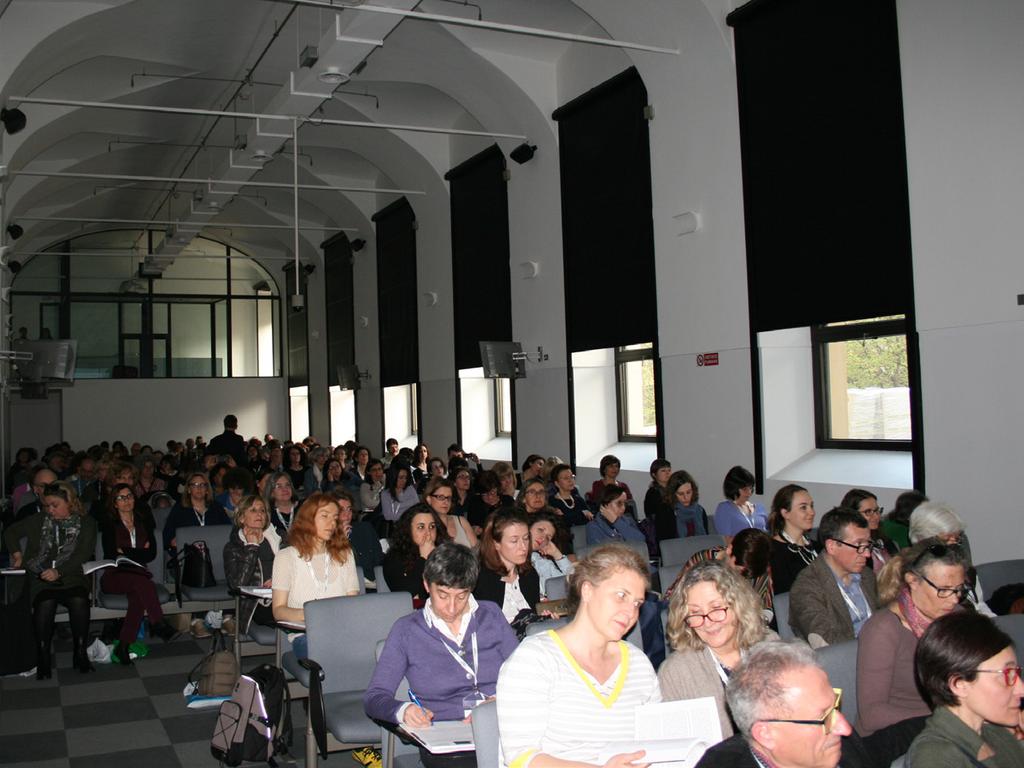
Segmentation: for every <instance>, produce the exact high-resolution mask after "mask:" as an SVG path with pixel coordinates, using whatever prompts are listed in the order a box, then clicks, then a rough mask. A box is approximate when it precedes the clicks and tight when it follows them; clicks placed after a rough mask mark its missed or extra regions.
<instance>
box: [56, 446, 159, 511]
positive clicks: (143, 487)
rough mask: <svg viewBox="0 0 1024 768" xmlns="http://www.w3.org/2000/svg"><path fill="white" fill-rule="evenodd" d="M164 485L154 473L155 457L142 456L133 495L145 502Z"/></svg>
mask: <svg viewBox="0 0 1024 768" xmlns="http://www.w3.org/2000/svg"><path fill="white" fill-rule="evenodd" d="M166 487H167V484H166V483H165V482H164V481H163V480H162V479H161V478H160V477H158V476H157V474H156V459H154V458H153V457H152V456H151V455H150V456H143V457H142V461H141V462H140V464H139V479H138V482H136V483H135V488H134V489H133V491H134V493H135V497H136V498H137V499H138V500H139V501H141V502H143V503H146V502H148V501H149V497H150V496H151V495H153V494H154V493H156V492H157V491H162V490H164V489H165V488H166ZM76 490H77V488H76ZM79 498H81V495H79Z"/></svg>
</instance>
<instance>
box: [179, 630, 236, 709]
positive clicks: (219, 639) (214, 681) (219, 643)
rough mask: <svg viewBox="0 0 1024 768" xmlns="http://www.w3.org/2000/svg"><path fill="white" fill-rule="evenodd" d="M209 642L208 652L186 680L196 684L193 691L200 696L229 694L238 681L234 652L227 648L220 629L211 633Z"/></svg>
mask: <svg viewBox="0 0 1024 768" xmlns="http://www.w3.org/2000/svg"><path fill="white" fill-rule="evenodd" d="M211 643H212V644H211V648H210V652H209V653H208V654H206V655H205V656H203V658H202V659H200V660H199V663H198V664H196V665H195V666H194V667H193V668H192V671H191V672H189V673H188V681H189V682H190V683H195V684H196V690H195V692H196V693H197V694H199V695H200V696H231V695H232V694H233V691H234V690H235V683H236V682H237V681H238V662H237V661H236V660H235V654H234V653H232V652H231V651H229V650H228V649H227V641H226V640H225V639H224V633H223V632H221V631H220V630H217V631H215V632H214V633H213V640H212V641H211Z"/></svg>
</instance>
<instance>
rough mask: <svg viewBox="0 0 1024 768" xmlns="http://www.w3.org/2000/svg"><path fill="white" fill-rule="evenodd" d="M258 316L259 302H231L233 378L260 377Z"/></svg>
mask: <svg viewBox="0 0 1024 768" xmlns="http://www.w3.org/2000/svg"><path fill="white" fill-rule="evenodd" d="M257 315H258V313H257V302H255V301H238V300H235V301H232V302H231V375H232V376H258V375H259V362H260V360H259V354H258V352H257V350H258V332H257V323H258V316H257Z"/></svg>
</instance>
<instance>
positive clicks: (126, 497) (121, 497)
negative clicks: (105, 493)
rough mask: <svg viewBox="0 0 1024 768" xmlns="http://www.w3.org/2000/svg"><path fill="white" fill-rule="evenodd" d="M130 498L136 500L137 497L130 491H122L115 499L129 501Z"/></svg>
mask: <svg viewBox="0 0 1024 768" xmlns="http://www.w3.org/2000/svg"><path fill="white" fill-rule="evenodd" d="M129 499H131V500H132V501H135V497H134V496H132V495H131V494H130V493H122V494H119V495H118V496H115V497H114V501H128V500H129Z"/></svg>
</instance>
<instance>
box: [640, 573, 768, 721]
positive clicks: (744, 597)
mask: <svg viewBox="0 0 1024 768" xmlns="http://www.w3.org/2000/svg"><path fill="white" fill-rule="evenodd" d="M666 629H667V631H668V641H669V643H670V644H671V645H672V647H673V648H674V649H675V653H673V654H671V655H669V657H668V658H667V659H666V660H665V663H664V664H662V665H661V669H660V670H659V671H658V682H659V683H660V684H661V693H662V696H663V697H664V698H665V700H666V701H676V700H680V699H696V698H700V697H703V696H712V697H714V699H715V703H716V704H717V705H718V719H719V721H720V722H721V725H722V737H723V738H726V739H727V738H729V737H730V736H731V735H732V734H733V730H734V729H733V727H732V721H731V720H730V719H729V715H728V714H727V713H726V711H725V684H726V683H727V682H728V680H729V674H730V672H731V671H732V669H733V668H734V667H736V665H737V664H739V663H740V661H742V660H743V658H744V656H745V655H746V653H747V651H748V650H750V648H752V647H753V646H754V645H756V644H757V643H760V642H762V641H763V640H769V639H777V637H778V636H777V635H776V634H775V633H774V632H772V631H771V630H770V629H768V627H767V626H765V623H764V618H763V617H762V615H761V601H760V600H759V599H758V597H757V595H756V594H754V590H753V589H752V588H751V586H750V583H749V582H748V581H747V580H746V579H744V578H743V577H742V576H741V575H740V574H739V573H738V572H737V571H736V570H735V569H733V568H730V567H729V566H728V565H726V564H725V563H721V562H715V561H711V562H706V563H701V564H699V565H697V566H695V567H694V568H692V569H691V570H690V571H689V572H688V573H687V574H686V576H685V577H684V578H683V581H682V583H680V585H679V587H678V588H677V589H676V590H675V592H673V593H672V600H671V602H670V603H669V612H668V624H667V627H666Z"/></svg>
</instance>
